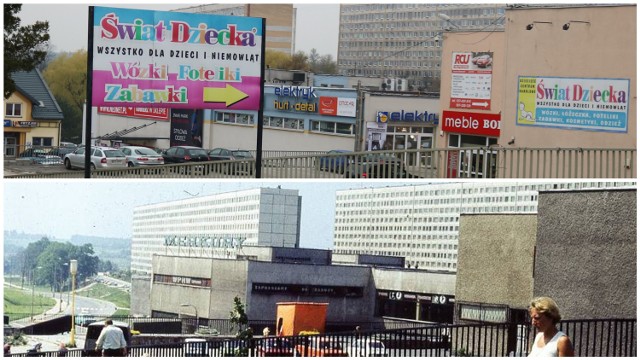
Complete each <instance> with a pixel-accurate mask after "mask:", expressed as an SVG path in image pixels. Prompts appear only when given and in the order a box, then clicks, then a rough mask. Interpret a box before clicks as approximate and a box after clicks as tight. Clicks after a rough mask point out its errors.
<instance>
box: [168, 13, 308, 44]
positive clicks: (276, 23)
mask: <svg viewBox="0 0 640 360" xmlns="http://www.w3.org/2000/svg"><path fill="white" fill-rule="evenodd" d="M175 11H178V12H190V13H202V14H212V15H231V16H249V17H256V18H265V19H266V20H267V24H266V25H267V29H266V30H267V31H266V34H265V37H266V39H267V43H266V44H265V46H266V49H267V50H275V51H280V52H283V53H286V54H289V55H292V54H294V53H295V38H296V9H295V8H294V7H293V4H206V5H205V4H203V5H197V6H191V7H187V8H180V9H176V10H175Z"/></svg>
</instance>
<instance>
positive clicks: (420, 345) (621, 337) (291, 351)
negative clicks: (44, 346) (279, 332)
mask: <svg viewBox="0 0 640 360" xmlns="http://www.w3.org/2000/svg"><path fill="white" fill-rule="evenodd" d="M165 320H166V319H165ZM267 323H268V324H270V325H267V326H273V325H275V323H274V322H271V321H266V322H254V325H253V326H256V327H257V328H258V329H260V328H261V327H262V326H263V325H265V324H267ZM203 324H204V322H203V323H201V324H200V325H203ZM220 324H222V323H220ZM372 324H373V323H372ZM365 326H366V324H365ZM408 326H413V325H411V324H408ZM636 326H637V323H636V319H604V320H568V321H562V322H561V323H560V325H559V328H560V329H561V330H562V331H564V332H565V333H567V335H568V336H569V337H570V338H571V340H572V342H573V344H574V347H575V353H576V356H581V357H587V356H588V357H603V356H606V357H612V356H616V357H617V356H620V357H636V356H637V334H636ZM534 336H535V333H534V331H533V329H532V328H531V326H529V325H523V324H471V325H469V324H465V325H444V324H434V325H430V326H421V327H411V328H404V329H388V330H373V329H372V330H362V329H361V330H359V331H357V332H356V331H354V330H351V331H342V332H328V333H326V334H318V335H307V336H287V337H262V336H261V337H255V338H252V339H249V340H238V339H229V338H223V337H218V336H200V337H198V336H196V335H193V338H197V339H200V340H199V341H193V338H192V339H191V341H188V342H187V341H178V342H173V343H166V344H140V345H132V346H131V347H130V348H129V351H128V356H132V357H137V356H153V357H181V356H214V357H217V356H252V357H262V356H321V355H332V356H341V355H343V356H367V355H382V356H394V357H432V356H438V357H444V356H482V357H498V356H499V357H503V356H516V357H522V356H527V355H528V352H529V349H530V348H531V344H532V341H533V338H534ZM371 343H381V344H382V345H381V346H379V347H377V350H376V351H378V352H377V353H375V354H374V353H371V352H367V351H372V350H371V349H368V350H367V348H365V347H364V344H371ZM82 355H83V353H82V351H81V350H76V349H73V350H70V351H69V352H68V353H67V356H82ZM12 356H13V357H23V356H34V354H30V355H27V354H13V355H12ZM37 356H44V357H51V356H58V353H57V352H41V353H38V354H37Z"/></svg>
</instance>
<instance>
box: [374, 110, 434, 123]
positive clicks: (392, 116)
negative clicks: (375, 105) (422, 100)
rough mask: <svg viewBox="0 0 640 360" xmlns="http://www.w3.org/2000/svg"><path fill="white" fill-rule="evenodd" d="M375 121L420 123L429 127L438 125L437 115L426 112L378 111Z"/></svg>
mask: <svg viewBox="0 0 640 360" xmlns="http://www.w3.org/2000/svg"><path fill="white" fill-rule="evenodd" d="M376 121H377V122H379V123H387V122H420V123H426V124H430V125H438V114H437V113H430V112H428V111H417V110H416V111H405V110H400V111H393V112H391V111H378V114H377V115H376Z"/></svg>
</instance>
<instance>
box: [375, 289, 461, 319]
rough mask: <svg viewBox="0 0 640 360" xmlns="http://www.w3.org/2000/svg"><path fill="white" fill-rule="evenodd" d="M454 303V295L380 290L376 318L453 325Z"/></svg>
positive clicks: (377, 298)
mask: <svg viewBox="0 0 640 360" xmlns="http://www.w3.org/2000/svg"><path fill="white" fill-rule="evenodd" d="M454 303H455V299H454V297H453V296H452V295H442V294H419V293H412V292H404V291H393V290H378V291H377V297H376V316H389V317H395V318H400V319H409V320H419V321H432V322H439V323H453V315H454Z"/></svg>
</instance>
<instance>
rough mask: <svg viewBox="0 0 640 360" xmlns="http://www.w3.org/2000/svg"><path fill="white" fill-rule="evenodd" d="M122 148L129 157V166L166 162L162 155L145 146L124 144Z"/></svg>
mask: <svg viewBox="0 0 640 360" xmlns="http://www.w3.org/2000/svg"><path fill="white" fill-rule="evenodd" d="M120 150H121V151H122V152H123V153H124V154H125V156H126V157H127V166H129V167H137V166H147V165H162V164H164V158H163V157H162V155H160V154H158V153H157V152H155V151H154V150H152V149H149V148H146V147H144V146H123V147H121V148H120Z"/></svg>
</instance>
